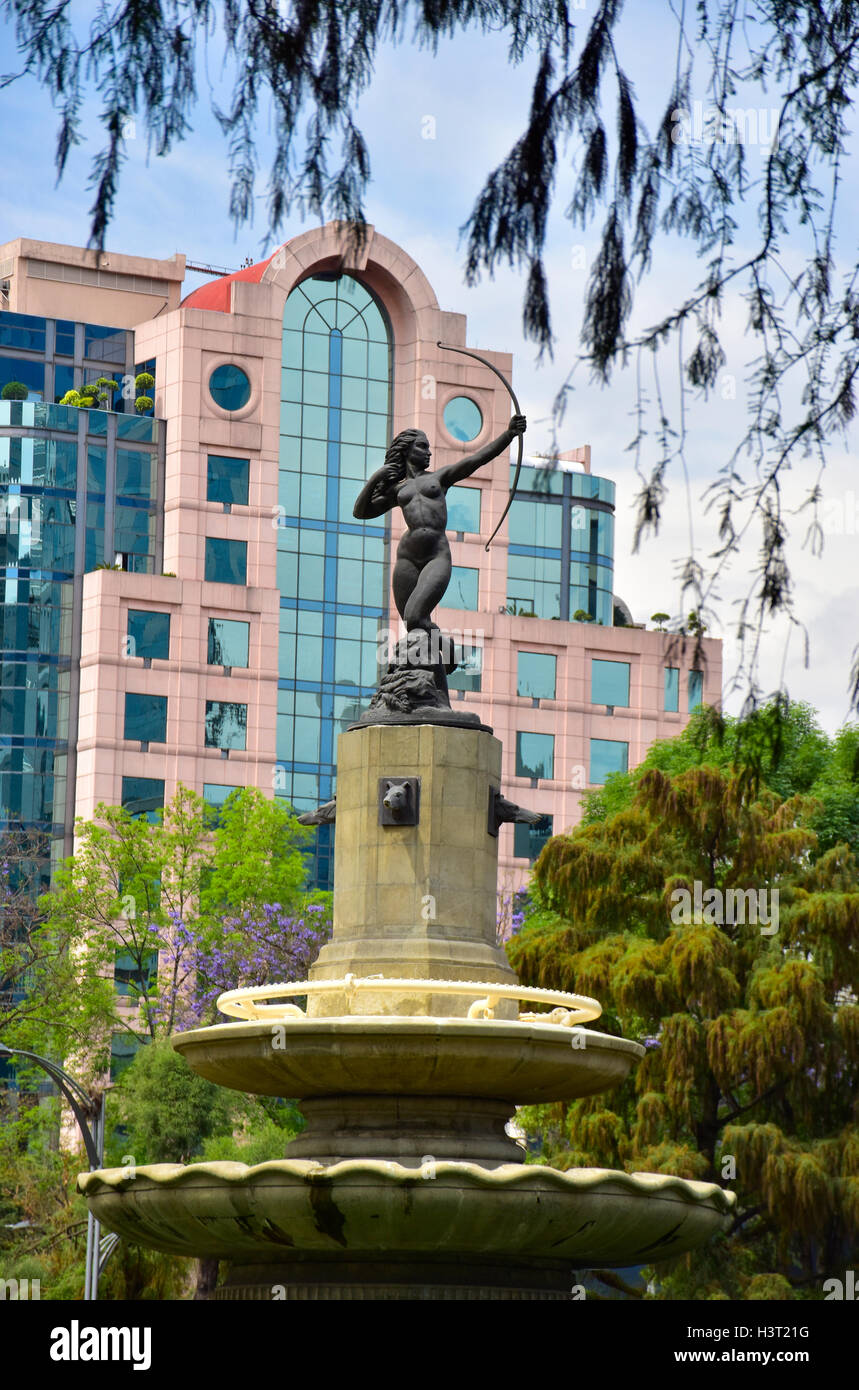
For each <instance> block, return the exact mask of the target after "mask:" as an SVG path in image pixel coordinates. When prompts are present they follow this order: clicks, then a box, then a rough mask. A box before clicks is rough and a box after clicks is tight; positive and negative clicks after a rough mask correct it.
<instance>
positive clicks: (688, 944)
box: [508, 764, 859, 1298]
mask: <svg viewBox="0 0 859 1390" xmlns="http://www.w3.org/2000/svg"><path fill="white" fill-rule="evenodd" d="M818 813H819V804H818V803H817V802H815V801H814V800H813V799H812V798H810V797H807V796H803V795H793V796H790V797H789V798H788V799H786V800H785V799H783V798H782V797H781V796H779V795H777V794H776V793H774V792H772V791H770V790H768V789H767V788H765V787H763V786H762V787H760V788H759V789H758V790H757V792H756V793H755V792H753V791H751V790H750V789H749V785H748V782H747V780H745V779H743V778H742V777H741V776H740V775H739V774H738V773H736V772H735V771H733V770H732V769H731V768H730V767H723V768H720V767H715V766H710V765H706V764H704V765H699V766H694V767H687V768H686V769H685V770H681V771H675V772H673V773H671V774H666V773H665V772H663V771H662V770H660V769H659V768H649V769H646V770H645V771H644V772H643V773H642V774H641V775H640V776H639V777H638V778H637V781H636V786H635V790H634V793H633V795H632V797H631V799H630V800H629V802H628V804H627V805H626V806H625V807H623V808H622V809H619V810H616V811H615V812H614V813H613V814H609V815H607V816H605V817H604V818H602V819H597V820H594V821H592V822H591V823H590V824H583V825H581V826H579V827H577V828H576V829H575V830H574V831H573V832H572V834H570V835H559V836H555V837H554V838H553V839H552V840H550V841H549V843H548V844H547V846H546V848H545V849H544V851H543V853H542V855H541V856H540V859H539V860H538V862H537V865H536V868H535V873H534V891H535V896H536V902H537V910H536V911H535V912H534V913H533V915H532V917H531V919H530V920H529V921H528V922H527V923H526V925H525V927H524V929H523V930H522V932H521V933H520V934H519V936H518V937H515V938H514V939H513V940H512V941H511V942H510V944H509V946H508V952H509V954H510V958H511V961H512V964H513V966H514V968H515V969H516V970H517V971H518V973H519V975H520V977H521V978H522V979H523V980H525V981H527V983H529V984H533V985H542V986H547V987H551V988H555V989H558V988H560V989H567V990H575V991H579V992H582V993H585V994H590V995H595V996H596V997H597V998H599V999H600V1000H601V1002H602V1003H603V1006H604V1009H605V1013H604V1016H603V1019H602V1020H601V1021H600V1024H599V1025H598V1026H599V1027H601V1028H605V1029H606V1030H607V1031H609V1032H615V1033H618V1034H622V1035H624V1036H626V1037H632V1038H637V1039H639V1040H640V1041H643V1042H644V1044H645V1046H646V1049H647V1051H646V1056H645V1057H644V1058H643V1059H642V1060H641V1062H640V1063H639V1064H638V1066H637V1067H636V1068H635V1069H634V1070H633V1073H632V1076H631V1077H630V1078H629V1079H628V1080H627V1082H626V1083H625V1084H624V1085H623V1086H622V1087H621V1088H619V1090H618V1091H616V1092H614V1093H612V1094H609V1095H607V1096H596V1097H590V1098H587V1099H584V1100H579V1101H575V1102H573V1103H572V1104H571V1105H569V1106H567V1107H564V1106H543V1107H535V1108H533V1109H532V1110H530V1111H526V1112H525V1114H526V1117H527V1122H528V1123H530V1124H531V1125H535V1126H536V1127H537V1128H538V1129H539V1130H540V1132H542V1134H543V1137H544V1140H545V1149H546V1154H547V1156H548V1158H549V1160H550V1161H551V1162H552V1163H553V1164H554V1165H555V1166H561V1167H568V1166H569V1167H572V1166H579V1165H583V1166H596V1167H614V1166H620V1167H623V1168H625V1169H627V1170H628V1171H642V1170H643V1171H650V1172H674V1173H677V1174H679V1175H681V1176H684V1177H687V1178H698V1179H704V1180H707V1181H711V1182H721V1183H723V1184H725V1185H729V1186H730V1187H731V1188H732V1189H733V1190H735V1191H736V1192H737V1195H738V1199H739V1200H738V1209H737V1215H736V1218H735V1220H734V1222H733V1226H732V1228H731V1231H730V1233H729V1234H728V1235H727V1236H726V1237H724V1238H720V1239H719V1240H717V1241H716V1242H714V1243H713V1244H711V1246H709V1247H708V1248H707V1249H705V1250H704V1251H701V1252H698V1253H696V1254H691V1255H688V1256H684V1257H682V1259H681V1260H679V1261H676V1262H674V1265H673V1267H671V1272H670V1273H669V1274H668V1275H666V1274H665V1273H664V1267H662V1266H661V1267H660V1272H659V1274H658V1276H657V1277H658V1279H659V1282H660V1284H661V1287H662V1292H663V1294H665V1295H667V1296H669V1297H681V1298H682V1297H696V1298H700V1297H705V1298H706V1297H709V1298H724V1297H728V1298H748V1297H793V1296H795V1295H796V1294H798V1293H806V1294H810V1295H812V1296H813V1295H815V1294H816V1295H817V1296H820V1293H821V1288H822V1282H823V1280H824V1279H825V1278H826V1277H827V1275H832V1276H836V1277H840V1276H842V1275H843V1271H844V1269H845V1267H846V1266H847V1265H848V1264H849V1263H850V1260H851V1259H855V1258H856V1254H857V1251H859V1003H857V1000H856V996H855V994H854V993H853V987H855V985H856V982H857V957H859V869H857V861H856V859H855V858H854V856H853V854H852V853H851V852H850V850H849V849H847V847H846V846H844V845H835V846H833V847H832V848H831V849H828V850H827V851H826V852H824V853H823V854H817V837H816V835H815V833H814V831H813V830H812V829H811V828H810V825H811V822H812V821H813V820H814V818H815V816H816V815H817V814H818ZM696 883H697V885H698V897H697V900H696ZM684 890H685V893H688V895H689V896H688V898H686V897H685V893H684ZM709 890H718V895H715V894H713V893H711V892H709ZM729 890H734V893H735V894H738V893H739V892H743V893H744V894H747V896H745V897H744V898H743V900H742V901H743V905H744V906H743V910H742V912H740V911H738V910H737V905H738V903H739V901H740V900H739V899H738V898H737V897H734V898H733V899H730V898H728V896H727V895H728V892H729ZM761 890H762V891H763V892H764V894H765V895H766V897H765V898H764V899H763V900H760V899H759V898H758V894H759V893H760V892H761ZM775 891H777V893H778V899H777V911H776V912H775V914H774V912H773V906H774V901H775V900H774V899H773V897H772V894H773V893H774V892H775ZM752 893H753V894H754V900H755V903H756V907H757V906H759V905H760V904H761V902H762V903H763V905H764V906H765V907H766V908H767V909H768V911H765V912H764V913H763V914H762V916H761V918H760V919H759V920H757V921H751V920H750V917H751V902H752V898H751V897H750V896H748V894H752ZM672 895H673V896H672ZM731 902H733V903H734V905H735V907H734V913H733V915H734V916H735V917H736V918H737V920H735V921H730V920H726V919H727V918H728V917H729V916H730V915H731V913H730V910H729V908H728V904H729V903H731ZM672 914H673V917H672ZM684 917H685V920H684ZM773 928H775V929H773Z"/></svg>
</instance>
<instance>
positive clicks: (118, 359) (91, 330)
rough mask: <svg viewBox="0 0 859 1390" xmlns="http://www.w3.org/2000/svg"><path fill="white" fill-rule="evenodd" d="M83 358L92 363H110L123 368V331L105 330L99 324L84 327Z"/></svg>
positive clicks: (116, 329) (122, 329)
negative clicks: (87, 358)
mask: <svg viewBox="0 0 859 1390" xmlns="http://www.w3.org/2000/svg"><path fill="white" fill-rule="evenodd" d="M84 356H85V357H89V358H92V360H93V361H94V362H112V363H113V364H114V366H116V367H124V366H125V329H124V328H105V327H104V326H103V325H102V324H100V323H88V324H86V325H85V326H84Z"/></svg>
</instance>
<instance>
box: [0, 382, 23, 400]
mask: <svg viewBox="0 0 859 1390" xmlns="http://www.w3.org/2000/svg"><path fill="white" fill-rule="evenodd" d="M29 395H30V388H29V387H28V386H25V385H24V383H23V381H7V382H6V385H5V386H4V387H3V390H2V391H0V400H4V401H26V400H28V399H29Z"/></svg>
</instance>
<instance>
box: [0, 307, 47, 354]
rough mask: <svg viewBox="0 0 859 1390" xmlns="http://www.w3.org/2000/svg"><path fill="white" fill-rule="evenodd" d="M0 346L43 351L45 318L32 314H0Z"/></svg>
mask: <svg viewBox="0 0 859 1390" xmlns="http://www.w3.org/2000/svg"><path fill="white" fill-rule="evenodd" d="M0 347H17V348H26V349H27V350H28V351H29V352H44V351H45V320H44V319H42V318H37V317H36V316H35V315H34V314H11V313H8V312H4V313H2V314H0Z"/></svg>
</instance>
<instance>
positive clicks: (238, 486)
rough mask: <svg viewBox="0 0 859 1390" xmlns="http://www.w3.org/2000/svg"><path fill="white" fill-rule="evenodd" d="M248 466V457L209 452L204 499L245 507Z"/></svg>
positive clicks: (246, 503) (246, 501)
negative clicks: (238, 457) (237, 457)
mask: <svg viewBox="0 0 859 1390" xmlns="http://www.w3.org/2000/svg"><path fill="white" fill-rule="evenodd" d="M250 466H251V462H250V459H235V458H231V457H228V456H227V455H226V454H209V458H208V462H207V466H206V467H207V471H206V501H207V502H230V503H233V504H236V505H238V506H240V507H246V506H247V505H248V477H249V474H250Z"/></svg>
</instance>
